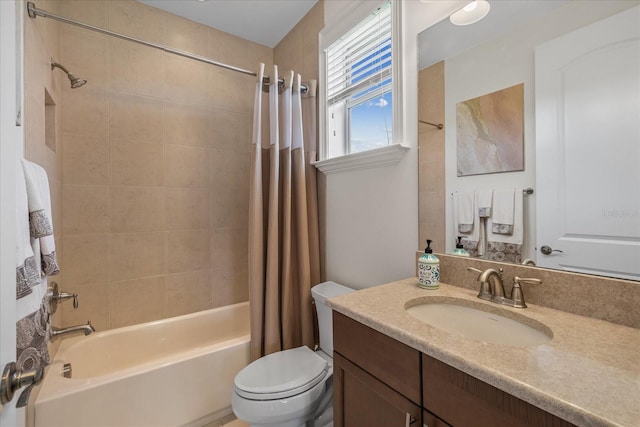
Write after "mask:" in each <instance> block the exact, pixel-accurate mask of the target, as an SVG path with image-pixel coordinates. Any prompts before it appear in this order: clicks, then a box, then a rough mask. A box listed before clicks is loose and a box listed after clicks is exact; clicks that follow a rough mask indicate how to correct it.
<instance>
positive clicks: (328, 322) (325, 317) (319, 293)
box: [311, 282, 353, 357]
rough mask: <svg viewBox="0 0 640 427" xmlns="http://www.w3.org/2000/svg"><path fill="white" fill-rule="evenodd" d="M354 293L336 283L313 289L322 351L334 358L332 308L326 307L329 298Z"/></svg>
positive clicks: (326, 283)
mask: <svg viewBox="0 0 640 427" xmlns="http://www.w3.org/2000/svg"><path fill="white" fill-rule="evenodd" d="M350 292H353V289H351V288H347V287H346V286H343V285H339V284H337V283H335V282H323V283H320V284H319V285H316V286H314V287H313V288H311V295H312V296H313V299H314V300H315V302H316V312H317V313H318V329H319V331H318V332H319V335H320V349H321V350H322V351H324V352H325V353H327V354H328V355H329V356H331V357H333V318H332V313H331V311H332V310H331V308H330V307H329V306H328V305H326V303H325V302H326V301H327V299H328V298H332V297H337V296H338V295H344V294H348V293H350Z"/></svg>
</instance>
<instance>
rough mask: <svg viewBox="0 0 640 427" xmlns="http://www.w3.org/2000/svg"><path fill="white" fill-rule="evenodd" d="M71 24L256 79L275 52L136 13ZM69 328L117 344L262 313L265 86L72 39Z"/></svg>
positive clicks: (65, 184) (98, 13)
mask: <svg viewBox="0 0 640 427" xmlns="http://www.w3.org/2000/svg"><path fill="white" fill-rule="evenodd" d="M60 14H62V15H63V16H67V17H70V18H72V19H77V20H79V21H82V22H86V23H88V24H92V25H96V26H99V27H104V28H108V29H110V30H113V31H116V32H121V33H124V34H127V35H130V36H133V37H137V38H141V39H144V40H148V41H151V42H155V43H159V44H165V45H168V46H170V47H173V48H177V49H180V50H185V51H188V52H191V53H194V54H197V55H202V56H205V57H208V58H212V59H215V60H218V61H221V62H225V63H228V64H232V65H236V66H239V67H242V68H245V69H249V70H254V69H255V68H256V64H257V63H258V62H260V61H261V62H265V63H266V64H267V65H270V64H271V63H272V61H273V50H272V49H270V48H268V47H265V46H262V45H259V44H255V43H252V42H248V41H246V40H242V39H240V38H237V37H234V36H231V35H229V34H226V33H223V32H221V31H218V30H215V29H212V28H209V27H206V26H203V25H200V24H196V23H194V22H191V21H188V20H185V19H182V18H178V17H176V16H174V15H170V14H167V13H164V12H161V11H159V10H157V9H154V8H151V7H148V6H146V5H143V4H141V3H138V2H135V1H70V0H62V1H60ZM60 62H61V63H63V64H64V65H65V66H67V67H68V68H69V69H70V70H71V71H72V72H73V73H74V74H76V75H77V76H80V77H82V78H85V79H87V80H88V83H87V84H86V85H85V86H84V87H82V88H79V89H74V90H71V89H69V88H68V86H67V85H64V86H63V89H62V108H61V116H60V134H61V140H62V146H63V149H62V210H63V214H62V232H63V237H62V242H61V243H58V244H59V245H61V246H62V249H63V259H62V268H63V272H64V283H63V286H62V287H63V289H64V290H65V291H68V292H71V291H73V292H77V293H78V294H79V299H80V307H79V309H77V310H73V309H72V308H71V306H70V304H69V303H67V304H64V305H63V310H64V312H63V323H64V324H65V325H73V324H78V323H84V322H86V321H87V320H88V319H91V321H92V323H93V325H94V326H95V327H96V329H98V330H105V329H109V328H115V327H120V326H125V325H130V324H135V323H140V322H145V321H150V320H155V319H160V318H164V317H169V316H174V315H180V314H185V313H189V312H193V311H198V310H203V309H208V308H211V307H217V306H223V305H227V304H232V303H235V302H240V301H245V300H247V299H248V287H247V261H246V246H247V222H248V220H247V210H248V186H249V175H248V169H249V148H250V143H251V129H252V114H253V113H252V111H253V96H254V86H255V78H254V77H251V76H247V75H243V74H239V73H236V72H232V71H228V70H224V69H221V68H218V67H215V66H212V65H208V64H203V63H199V62H196V61H193V60H190V59H185V58H181V57H179V56H176V55H172V54H168V53H164V52H162V51H159V50H155V49H152V48H148V47H144V46H140V45H137V44H133V43H130V42H127V41H123V40H119V39H116V38H113V37H108V36H105V35H101V34H98V33H94V32H88V31H85V30H82V29H79V28H76V27H72V26H68V25H65V26H62V27H61V32H60Z"/></svg>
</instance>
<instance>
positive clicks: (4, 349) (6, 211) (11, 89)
mask: <svg viewBox="0 0 640 427" xmlns="http://www.w3.org/2000/svg"><path fill="white" fill-rule="evenodd" d="M16 7H17V5H16V2H13V1H2V0H0V94H1V95H0V369H4V366H5V365H6V364H7V363H9V362H14V361H15V359H16V318H15V311H16V306H15V304H16V285H15V284H16V274H15V269H16V265H15V260H16V256H15V251H16V245H15V238H16V232H15V224H16V220H15V211H16V208H15V200H16V198H15V186H16V184H15V167H16V156H17V152H18V151H17V149H18V147H19V145H20V144H21V142H20V141H21V140H22V139H21V138H22V137H21V135H22V132H21V128H18V127H16V111H17V108H16V104H17V102H16V86H17V79H16V63H17V61H16V21H17V20H16ZM19 72H21V70H20V71H19ZM16 400H17V398H15V397H14V399H13V401H12V402H10V403H7V404H5V405H2V406H0V426H2V427H10V426H16V425H17V423H18V421H17V418H16V410H15V402H16Z"/></svg>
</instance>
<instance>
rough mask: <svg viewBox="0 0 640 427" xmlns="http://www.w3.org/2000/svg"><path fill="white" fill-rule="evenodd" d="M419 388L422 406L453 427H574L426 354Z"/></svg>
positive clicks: (423, 359) (423, 357)
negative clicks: (421, 392) (421, 393)
mask: <svg viewBox="0 0 640 427" xmlns="http://www.w3.org/2000/svg"><path fill="white" fill-rule="evenodd" d="M422 385H423V399H424V400H423V405H424V407H425V408H426V409H428V410H429V411H431V412H433V413H434V414H435V415H437V416H438V417H440V418H442V419H443V420H445V421H446V422H447V423H449V424H451V425H452V426H474V427H495V426H509V427H575V426H574V425H573V424H571V423H569V422H567V421H564V420H563V419H561V418H558V417H556V416H555V415H552V414H550V413H548V412H546V411H544V410H542V409H540V408H538V407H536V406H533V405H531V404H529V403H527V402H525V401H523V400H521V399H518V398H517V397H514V396H512V395H510V394H508V393H505V392H504V391H502V390H499V389H497V388H495V387H493V386H492V385H489V384H487V383H485V382H483V381H480V380H479V379H477V378H475V377H472V376H471V375H468V374H465V373H464V372H462V371H460V370H458V369H456V368H453V367H451V366H449V365H447V364H446V363H443V362H440V361H439V360H436V359H434V358H432V357H429V356H427V355H425V354H423V355H422Z"/></svg>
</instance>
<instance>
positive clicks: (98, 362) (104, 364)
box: [29, 302, 249, 427]
mask: <svg viewBox="0 0 640 427" xmlns="http://www.w3.org/2000/svg"><path fill="white" fill-rule="evenodd" d="M65 363H71V368H72V377H71V378H65V377H64V376H63V375H62V370H63V365H64V364H65ZM248 363H249V303H248V302H247V303H240V304H235V305H231V306H227V307H221V308H216V309H212V310H207V311H202V312H199V313H193V314H188V315H184V316H179V317H173V318H170V319H164V320H159V321H155V322H149V323H144V324H140V325H134V326H128V327H124V328H119V329H112V330H109V331H105V332H97V333H94V334H92V335H89V336H87V337H85V336H82V335H81V336H74V337H69V338H65V339H63V340H62V341H61V343H60V347H59V349H58V351H57V352H56V354H55V357H54V359H53V360H52V362H51V364H50V366H49V367H48V368H47V371H46V373H45V377H44V379H43V382H42V385H41V386H39V390H36V391H37V393H34V396H32V408H30V410H29V413H30V414H31V416H30V417H29V418H33V419H32V420H30V421H31V422H29V424H30V425H34V426H35V427H44V426H55V427H60V426H65V427H73V426H82V427H90V426H119V427H120V426H136V427H142V426H154V427H155V426H191V427H195V426H202V425H205V424H207V423H208V422H211V421H213V420H215V419H217V418H220V417H223V416H225V415H228V414H230V413H231V393H232V390H233V379H234V377H235V375H236V374H237V373H238V371H240V369H242V368H243V367H245V366H246V365H247V364H248Z"/></svg>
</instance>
